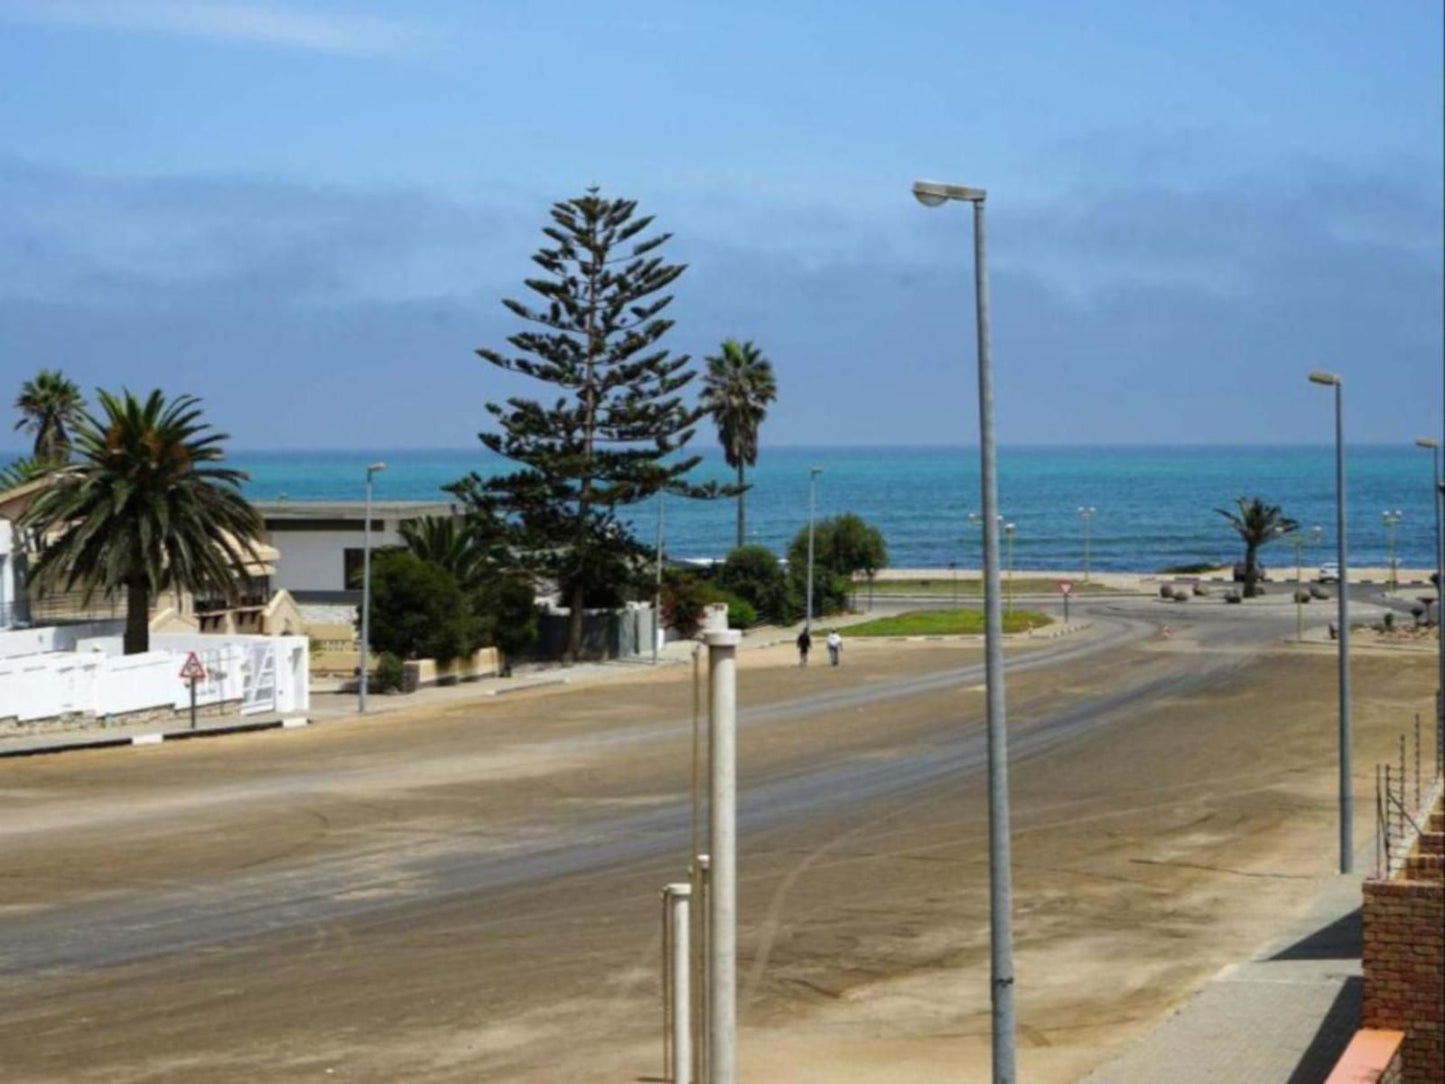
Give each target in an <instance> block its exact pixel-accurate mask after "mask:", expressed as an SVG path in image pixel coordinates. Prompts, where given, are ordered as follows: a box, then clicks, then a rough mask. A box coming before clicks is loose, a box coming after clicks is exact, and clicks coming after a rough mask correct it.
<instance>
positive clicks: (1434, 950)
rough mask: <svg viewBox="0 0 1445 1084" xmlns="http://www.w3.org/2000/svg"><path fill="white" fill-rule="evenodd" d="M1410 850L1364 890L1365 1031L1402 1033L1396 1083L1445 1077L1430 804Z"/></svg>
mask: <svg viewBox="0 0 1445 1084" xmlns="http://www.w3.org/2000/svg"><path fill="white" fill-rule="evenodd" d="M1425 828H1426V830H1425V831H1424V832H1422V834H1421V837H1420V839H1419V841H1418V843H1417V844H1416V847H1415V850H1414V852H1413V853H1412V854H1411V856H1410V858H1409V859H1408V860H1407V861H1406V864H1405V868H1404V869H1402V870H1401V871H1400V872H1399V873H1398V874H1397V875H1396V876H1395V877H1394V878H1393V879H1392V880H1389V881H1366V882H1365V888H1364V932H1365V944H1364V958H1363V964H1364V1010H1363V1014H1362V1019H1361V1024H1362V1026H1363V1027H1366V1028H1393V1029H1398V1030H1400V1031H1403V1032H1405V1044H1404V1047H1403V1057H1402V1059H1401V1060H1402V1072H1401V1076H1400V1079H1401V1082H1402V1084H1440V1081H1442V1080H1445V969H1442V963H1445V874H1442V868H1441V858H1440V855H1441V844H1442V839H1445V832H1442V828H1445V825H1442V807H1441V803H1440V802H1437V803H1436V806H1435V809H1434V811H1432V813H1431V814H1430V820H1429V824H1428V825H1426V826H1425Z"/></svg>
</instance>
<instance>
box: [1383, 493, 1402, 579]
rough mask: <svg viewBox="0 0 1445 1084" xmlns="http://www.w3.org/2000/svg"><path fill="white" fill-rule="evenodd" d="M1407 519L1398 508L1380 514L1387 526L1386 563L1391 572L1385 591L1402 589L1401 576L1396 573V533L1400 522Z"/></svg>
mask: <svg viewBox="0 0 1445 1084" xmlns="http://www.w3.org/2000/svg"><path fill="white" fill-rule="evenodd" d="M1404 518H1405V513H1404V512H1402V511H1400V509H1398V508H1396V509H1394V510H1393V511H1392V510H1389V509H1386V510H1385V511H1384V512H1381V513H1380V522H1381V523H1383V524H1384V525H1385V553H1386V557H1385V562H1386V567H1388V569H1389V572H1388V573H1387V576H1386V579H1385V591H1386V592H1387V593H1388V592H1390V591H1398V590H1399V589H1400V583H1399V576H1398V574H1397V573H1396V571H1395V532H1396V530H1397V529H1398V528H1399V526H1400V521H1401V520H1402V519H1404Z"/></svg>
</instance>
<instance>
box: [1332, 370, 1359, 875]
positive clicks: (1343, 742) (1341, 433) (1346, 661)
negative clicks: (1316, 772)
mask: <svg viewBox="0 0 1445 1084" xmlns="http://www.w3.org/2000/svg"><path fill="white" fill-rule="evenodd" d="M1344 395H1345V384H1344V380H1343V379H1337V380H1336V381H1335V530H1336V533H1337V534H1338V536H1339V537H1338V539H1337V542H1336V545H1337V546H1338V551H1339V554H1338V557H1339V564H1340V594H1339V622H1340V639H1339V645H1340V661H1339V671H1340V872H1341V873H1353V872H1354V870H1355V847H1354V816H1355V798H1354V789H1353V782H1352V772H1351V758H1352V750H1351V741H1352V739H1351V729H1352V728H1351V726H1350V565H1349V541H1348V535H1347V532H1346V528H1345V406H1344Z"/></svg>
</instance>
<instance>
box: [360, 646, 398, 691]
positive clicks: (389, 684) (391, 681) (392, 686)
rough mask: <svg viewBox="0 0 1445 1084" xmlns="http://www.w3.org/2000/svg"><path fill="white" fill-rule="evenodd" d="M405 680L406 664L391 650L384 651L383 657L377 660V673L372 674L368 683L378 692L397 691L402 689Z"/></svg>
mask: <svg viewBox="0 0 1445 1084" xmlns="http://www.w3.org/2000/svg"><path fill="white" fill-rule="evenodd" d="M405 681H406V666H405V664H403V663H402V661H401V659H399V658H398V657H397V656H396V655H393V654H392V653H391V652H390V651H383V652H382V653H381V657H380V658H379V659H377V660H376V673H375V674H373V675H372V677H371V681H370V682H369V683H368V684H369V685H370V686H371V688H373V689H374V690H375V691H376V692H379V693H395V692H400V691H401V687H402V685H403V684H404V683H405Z"/></svg>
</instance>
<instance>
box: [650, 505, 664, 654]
mask: <svg viewBox="0 0 1445 1084" xmlns="http://www.w3.org/2000/svg"><path fill="white" fill-rule="evenodd" d="M662 500H663V493H662V490H660V489H659V490H658V491H657V577H656V579H654V580H653V584H652V665H653V666H656V665H657V652H658V647H659V644H658V641H659V640H661V639H662Z"/></svg>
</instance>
